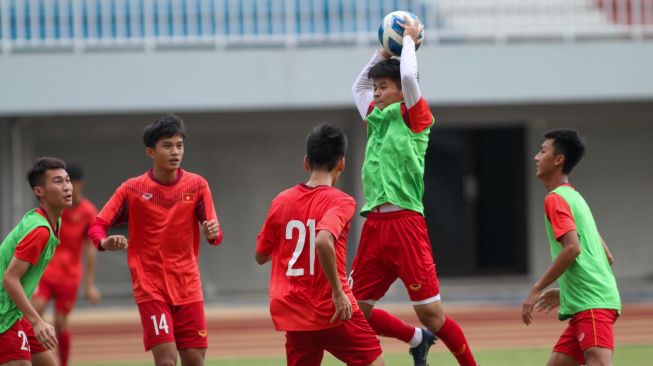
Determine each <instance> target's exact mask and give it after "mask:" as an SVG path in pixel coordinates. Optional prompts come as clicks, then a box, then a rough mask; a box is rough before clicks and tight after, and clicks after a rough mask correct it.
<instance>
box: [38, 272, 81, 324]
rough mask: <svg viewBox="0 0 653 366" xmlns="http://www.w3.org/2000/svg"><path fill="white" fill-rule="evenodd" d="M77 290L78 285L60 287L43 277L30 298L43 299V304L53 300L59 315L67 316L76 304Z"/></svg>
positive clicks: (60, 285)
mask: <svg viewBox="0 0 653 366" xmlns="http://www.w3.org/2000/svg"><path fill="white" fill-rule="evenodd" d="M78 288H79V285H62V284H58V283H55V282H51V281H48V280H46V279H45V277H43V278H41V281H40V282H39V285H38V286H37V287H36V291H34V294H33V295H32V298H39V299H43V300H45V302H48V301H50V299H53V298H54V309H55V310H56V311H57V312H59V313H62V314H64V315H67V314H68V313H70V311H71V310H73V307H74V306H75V302H77V289H78Z"/></svg>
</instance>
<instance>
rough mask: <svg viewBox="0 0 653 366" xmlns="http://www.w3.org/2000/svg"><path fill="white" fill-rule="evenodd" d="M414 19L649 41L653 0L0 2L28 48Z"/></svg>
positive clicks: (14, 42)
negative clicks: (402, 16)
mask: <svg viewBox="0 0 653 366" xmlns="http://www.w3.org/2000/svg"><path fill="white" fill-rule="evenodd" d="M397 9H403V10H409V11H412V12H414V13H416V14H417V15H418V16H419V17H420V18H421V20H422V22H423V23H425V25H426V29H427V32H426V38H427V40H435V41H447V40H449V41H457V42H460V41H463V42H465V41H470V40H475V39H478V38H483V39H494V40H503V39H506V38H510V37H533V38H537V37H542V36H545V37H548V36H556V37H563V38H570V37H571V38H574V37H576V36H584V35H587V34H600V35H611V34H616V35H619V36H620V37H621V36H623V35H624V34H625V35H628V36H632V37H634V38H641V39H645V38H646V37H647V36H648V35H650V34H651V33H653V30H652V29H651V28H652V27H653V0H548V1H541V0H474V1H470V0H0V45H1V46H2V51H3V52H4V53H5V54H7V53H11V52H13V51H19V50H23V49H28V50H29V49H38V50H49V49H53V48H54V49H56V48H64V49H66V48H69V49H73V50H82V51H83V50H86V49H89V48H94V47H100V48H101V47H122V46H126V47H143V48H144V49H156V48H157V47H160V46H166V45H183V46H191V47H192V46H202V45H217V46H219V45H275V44H276V45H281V46H295V45H301V44H303V43H309V44H321V43H328V42H336V43H347V42H349V43H359V44H367V43H371V42H375V31H376V28H377V27H378V24H379V23H380V21H381V19H382V17H383V16H384V15H385V14H386V13H388V12H390V11H393V10H397Z"/></svg>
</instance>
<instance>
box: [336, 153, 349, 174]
mask: <svg viewBox="0 0 653 366" xmlns="http://www.w3.org/2000/svg"><path fill="white" fill-rule="evenodd" d="M346 165H347V164H346V162H345V157H344V156H343V157H342V158H341V159H340V161H339V162H338V172H340V173H342V171H343V170H345V166H346Z"/></svg>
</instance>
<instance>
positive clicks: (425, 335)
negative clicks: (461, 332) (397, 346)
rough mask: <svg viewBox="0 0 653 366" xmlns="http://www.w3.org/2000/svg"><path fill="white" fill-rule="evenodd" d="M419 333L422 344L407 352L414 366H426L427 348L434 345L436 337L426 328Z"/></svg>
mask: <svg viewBox="0 0 653 366" xmlns="http://www.w3.org/2000/svg"><path fill="white" fill-rule="evenodd" d="M421 331H422V342H420V344H418V345H417V346H415V347H413V348H411V349H410V350H408V352H409V353H410V354H411V355H412V356H413V361H414V362H415V366H428V364H427V363H426V356H427V355H428V354H429V348H431V346H432V345H434V344H435V340H436V337H435V335H434V334H433V333H431V332H429V330H428V329H426V328H422V329H421Z"/></svg>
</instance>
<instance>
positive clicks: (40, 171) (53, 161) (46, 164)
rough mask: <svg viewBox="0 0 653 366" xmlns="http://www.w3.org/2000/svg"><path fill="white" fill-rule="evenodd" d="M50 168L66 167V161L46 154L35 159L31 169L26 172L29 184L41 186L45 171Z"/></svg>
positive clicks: (32, 186)
mask: <svg viewBox="0 0 653 366" xmlns="http://www.w3.org/2000/svg"><path fill="white" fill-rule="evenodd" d="M52 169H66V163H64V161H63V160H61V159H57V158H52V157H48V156H46V157H42V158H38V159H36V160H35V161H34V165H32V169H30V170H29V172H27V181H28V182H29V186H30V187H31V188H34V187H36V186H42V185H43V184H44V183H45V180H44V177H45V172H46V171H48V170H52Z"/></svg>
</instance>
